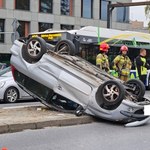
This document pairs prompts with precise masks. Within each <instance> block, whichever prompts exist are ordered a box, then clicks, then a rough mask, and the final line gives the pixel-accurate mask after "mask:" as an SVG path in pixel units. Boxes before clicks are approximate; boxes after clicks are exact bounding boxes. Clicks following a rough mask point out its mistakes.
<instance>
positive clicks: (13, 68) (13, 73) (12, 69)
mask: <svg viewBox="0 0 150 150" xmlns="http://www.w3.org/2000/svg"><path fill="white" fill-rule="evenodd" d="M15 70H16V68H15V67H14V66H13V65H11V71H12V75H13V78H14V80H15Z"/></svg>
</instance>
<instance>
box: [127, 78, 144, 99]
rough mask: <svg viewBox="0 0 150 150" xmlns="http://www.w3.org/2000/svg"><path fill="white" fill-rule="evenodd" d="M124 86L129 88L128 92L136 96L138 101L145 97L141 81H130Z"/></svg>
mask: <svg viewBox="0 0 150 150" xmlns="http://www.w3.org/2000/svg"><path fill="white" fill-rule="evenodd" d="M125 85H126V86H128V87H130V89H131V90H130V89H129V90H128V91H129V92H131V93H132V94H134V95H136V96H137V100H138V101H142V99H143V96H144V95H145V85H144V84H143V82H142V81H141V80H137V79H130V80H128V81H127V82H126V83H125Z"/></svg>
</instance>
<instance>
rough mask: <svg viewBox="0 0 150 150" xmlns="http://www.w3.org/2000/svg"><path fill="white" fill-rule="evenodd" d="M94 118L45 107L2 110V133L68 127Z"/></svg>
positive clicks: (0, 130)
mask: <svg viewBox="0 0 150 150" xmlns="http://www.w3.org/2000/svg"><path fill="white" fill-rule="evenodd" d="M93 121H94V118H92V117H91V116H87V115H83V116H80V117H77V116H75V115H74V114H69V113H62V112H58V111H55V110H53V109H50V108H47V107H45V106H30V107H22V108H3V109H0V133H8V132H17V131H22V130H25V129H40V128H44V127H50V126H67V125H77V124H85V123H91V122H93Z"/></svg>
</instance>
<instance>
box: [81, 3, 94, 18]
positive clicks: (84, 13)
mask: <svg viewBox="0 0 150 150" xmlns="http://www.w3.org/2000/svg"><path fill="white" fill-rule="evenodd" d="M81 17H83V18H93V0H81Z"/></svg>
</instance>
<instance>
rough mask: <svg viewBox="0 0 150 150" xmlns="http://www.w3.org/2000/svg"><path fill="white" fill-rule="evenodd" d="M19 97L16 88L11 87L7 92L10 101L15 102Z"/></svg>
mask: <svg viewBox="0 0 150 150" xmlns="http://www.w3.org/2000/svg"><path fill="white" fill-rule="evenodd" d="M17 98H18V94H17V92H16V90H14V89H10V90H9V91H8V92H7V100H8V101H9V102H15V101H16V100H17Z"/></svg>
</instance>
